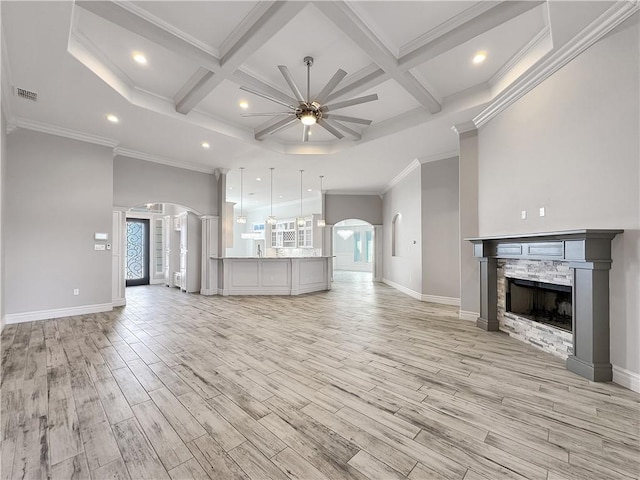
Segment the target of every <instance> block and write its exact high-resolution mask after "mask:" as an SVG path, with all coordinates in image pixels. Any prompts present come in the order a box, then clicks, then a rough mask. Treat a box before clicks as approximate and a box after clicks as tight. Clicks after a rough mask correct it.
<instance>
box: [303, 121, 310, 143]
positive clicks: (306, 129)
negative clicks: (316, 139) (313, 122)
mask: <svg viewBox="0 0 640 480" xmlns="http://www.w3.org/2000/svg"><path fill="white" fill-rule="evenodd" d="M309 133H311V127H310V126H309V125H305V126H304V129H303V130H302V141H303V142H308V141H309Z"/></svg>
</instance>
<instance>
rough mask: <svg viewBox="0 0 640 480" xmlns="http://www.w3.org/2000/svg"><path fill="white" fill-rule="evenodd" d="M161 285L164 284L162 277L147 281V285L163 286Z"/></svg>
mask: <svg viewBox="0 0 640 480" xmlns="http://www.w3.org/2000/svg"><path fill="white" fill-rule="evenodd" d="M163 284H164V277H162V278H152V279H151V280H149V285H163Z"/></svg>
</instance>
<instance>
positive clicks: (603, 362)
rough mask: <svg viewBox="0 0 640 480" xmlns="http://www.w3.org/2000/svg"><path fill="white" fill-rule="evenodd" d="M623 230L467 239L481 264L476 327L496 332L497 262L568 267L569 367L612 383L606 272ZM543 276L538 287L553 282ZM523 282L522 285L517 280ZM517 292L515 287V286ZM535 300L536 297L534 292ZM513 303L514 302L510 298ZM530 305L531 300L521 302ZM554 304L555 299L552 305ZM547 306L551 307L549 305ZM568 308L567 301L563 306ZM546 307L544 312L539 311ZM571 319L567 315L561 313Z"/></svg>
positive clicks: (497, 325)
mask: <svg viewBox="0 0 640 480" xmlns="http://www.w3.org/2000/svg"><path fill="white" fill-rule="evenodd" d="M622 232H623V230H568V231H560V232H548V233H535V234H529V235H505V236H496V237H481V238H467V239H466V240H468V241H470V242H471V243H473V254H474V256H476V257H478V259H479V260H480V316H479V317H478V320H477V322H476V325H477V326H478V327H479V328H482V329H484V330H490V331H496V330H499V329H500V325H499V321H498V278H497V275H498V259H515V260H522V261H527V263H528V264H530V265H535V262H536V261H540V262H541V265H543V264H544V263H547V264H550V263H552V264H563V265H567V266H568V267H569V272H570V275H569V277H570V278H569V281H568V282H567V283H569V284H570V285H571V293H570V295H571V297H570V298H571V305H570V309H569V308H568V307H565V308H566V310H570V311H571V316H570V319H571V320H570V322H569V323H570V325H571V331H572V333H573V355H569V356H568V357H567V368H568V369H569V370H571V371H572V372H575V373H577V374H578V375H581V376H583V377H585V378H588V379H589V380H592V381H596V382H608V381H611V379H612V369H611V363H610V361H609V270H610V269H611V240H612V239H613V237H615V236H616V235H617V234H619V233H622ZM549 275H553V273H550V274H547V275H545V274H544V272H543V273H542V275H541V276H542V278H537V279H536V280H538V282H530V283H532V284H533V283H536V285H541V286H543V287H544V286H545V282H550V283H553V282H552V281H550V280H549V279H548V276H549ZM521 283H522V282H521ZM515 288H517V287H515ZM553 288H555V287H553ZM533 295H534V296H539V295H538V294H537V293H535V294H533ZM511 301H512V302H513V300H511ZM527 302H528V303H533V302H532V300H524V302H523V301H520V303H527ZM555 302H556V304H557V303H558V300H556V301H555ZM547 303H549V302H548V301H547ZM565 304H566V305H568V304H569V302H568V300H567V301H566V302H565ZM543 309H544V308H543ZM565 313H566V316H567V317H569V315H568V311H566V312H565Z"/></svg>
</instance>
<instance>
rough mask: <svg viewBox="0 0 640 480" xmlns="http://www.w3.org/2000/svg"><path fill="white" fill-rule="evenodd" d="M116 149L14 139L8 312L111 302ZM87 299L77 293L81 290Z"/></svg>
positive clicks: (22, 133)
mask: <svg viewBox="0 0 640 480" xmlns="http://www.w3.org/2000/svg"><path fill="white" fill-rule="evenodd" d="M112 155H113V154H112V150H111V149H110V148H106V147H101V146H97V145H93V144H89V143H84V142H79V141H76V140H70V139H67V138H62V137H57V136H53V135H48V134H44V133H38V132H33V131H30V130H23V129H18V130H16V131H15V132H13V133H11V134H10V135H9V136H8V138H7V165H6V167H7V168H6V196H5V200H6V205H5V206H6V211H5V218H4V222H3V223H4V227H5V237H4V246H5V249H6V251H7V252H10V255H7V256H6V258H5V264H4V265H5V267H4V270H5V275H6V277H5V278H6V280H7V281H6V282H5V312H6V314H7V315H9V314H14V313H23V312H35V311H41V310H51V309H58V308H68V307H77V306H86V305H97V304H109V305H110V304H111V262H112V260H111V252H110V251H94V249H93V245H94V239H93V236H94V233H95V232H107V233H108V234H109V237H110V238H111V229H112V211H113V167H112ZM74 288H79V289H80V295H79V296H74V295H73V289H74Z"/></svg>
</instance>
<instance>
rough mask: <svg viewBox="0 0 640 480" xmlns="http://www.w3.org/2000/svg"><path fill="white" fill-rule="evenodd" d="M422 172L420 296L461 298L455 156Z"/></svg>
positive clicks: (428, 166)
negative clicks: (422, 294) (421, 294)
mask: <svg viewBox="0 0 640 480" xmlns="http://www.w3.org/2000/svg"><path fill="white" fill-rule="evenodd" d="M421 170H422V293H424V294H426V295H436V296H442V297H450V298H460V258H459V242H458V238H459V237H460V225H459V215H460V209H459V198H458V191H459V190H458V157H454V158H449V159H446V160H439V161H437V162H429V163H425V164H423V165H422V167H421Z"/></svg>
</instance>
